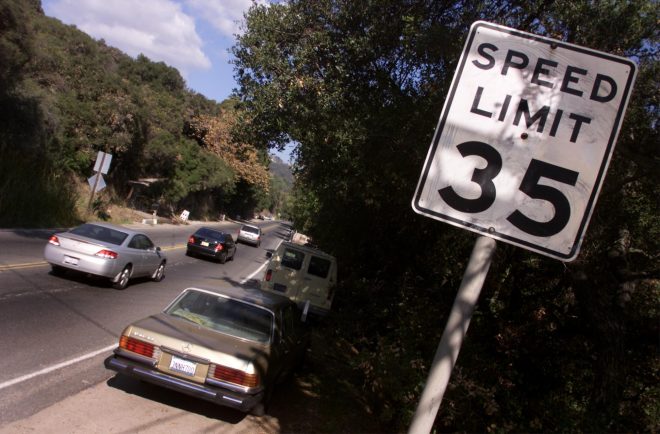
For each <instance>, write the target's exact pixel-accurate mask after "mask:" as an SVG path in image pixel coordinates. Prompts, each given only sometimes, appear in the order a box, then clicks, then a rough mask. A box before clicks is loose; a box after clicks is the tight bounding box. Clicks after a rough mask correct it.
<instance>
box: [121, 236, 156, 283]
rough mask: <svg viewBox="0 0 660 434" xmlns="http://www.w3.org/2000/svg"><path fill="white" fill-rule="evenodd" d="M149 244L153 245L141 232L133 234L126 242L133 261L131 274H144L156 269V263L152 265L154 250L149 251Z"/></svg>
mask: <svg viewBox="0 0 660 434" xmlns="http://www.w3.org/2000/svg"><path fill="white" fill-rule="evenodd" d="M149 246H151V247H153V243H152V242H151V240H149V239H148V238H147V236H146V235H143V234H137V235H134V236H133V238H132V239H131V241H130V242H129V243H128V249H127V250H128V254H129V255H130V257H131V262H132V263H133V276H144V275H147V274H150V272H151V271H153V270H155V269H156V265H153V266H152V264H153V263H154V258H153V257H154V256H155V251H154V252H150V251H149V250H148V249H149Z"/></svg>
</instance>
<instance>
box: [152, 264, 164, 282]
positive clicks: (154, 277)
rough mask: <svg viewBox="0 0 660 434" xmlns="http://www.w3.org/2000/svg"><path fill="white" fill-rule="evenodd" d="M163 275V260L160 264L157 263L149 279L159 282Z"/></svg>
mask: <svg viewBox="0 0 660 434" xmlns="http://www.w3.org/2000/svg"><path fill="white" fill-rule="evenodd" d="M163 277H165V262H161V263H160V265H158V268H156V271H154V274H153V275H152V276H151V280H153V281H154V282H160V281H161V280H163Z"/></svg>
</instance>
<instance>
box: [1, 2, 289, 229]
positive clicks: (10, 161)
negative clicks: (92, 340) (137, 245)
mask: <svg viewBox="0 0 660 434" xmlns="http://www.w3.org/2000/svg"><path fill="white" fill-rule="evenodd" d="M0 61H1V62H0V63H1V65H0V112H1V113H2V116H1V117H0V161H1V163H0V164H1V165H2V167H1V168H2V170H1V171H0V209H1V210H2V211H1V212H0V226H2V227H17V226H18V227H27V226H44V225H46V226H62V225H69V224H72V223H73V222H76V221H80V220H84V219H86V218H89V217H90V214H93V217H94V218H99V217H103V216H104V211H105V210H106V209H107V208H108V207H109V206H110V205H113V204H121V205H129V206H132V207H135V208H138V209H141V210H143V211H148V212H151V211H152V210H153V209H157V210H158V213H159V214H160V215H164V216H167V217H170V216H172V215H175V214H178V213H180V212H181V211H182V210H183V209H188V210H189V211H190V212H191V218H197V219H202V218H214V219H217V218H218V217H219V215H220V214H227V215H243V216H246V215H250V214H252V213H253V212H254V211H255V210H259V211H261V210H267V211H269V212H276V211H281V210H276V207H277V205H278V204H279V202H281V199H280V195H281V194H282V192H283V191H285V192H286V191H287V190H288V189H289V188H290V186H289V185H287V184H286V183H282V182H280V180H279V179H274V177H273V176H271V174H270V173H269V171H268V164H269V158H268V152H267V149H266V148H265V147H261V148H257V147H255V146H252V145H250V144H247V143H245V142H240V141H237V140H235V139H234V138H232V136H231V130H232V128H233V126H234V123H235V119H236V103H237V101H236V100H227V101H223V102H221V103H218V102H216V101H212V100H209V99H207V98H205V97H204V96H202V95H200V94H197V93H195V92H193V91H191V90H189V89H187V88H186V85H185V82H184V80H183V78H182V77H181V75H180V74H179V72H178V71H177V70H176V69H174V68H172V67H169V66H167V65H165V64H164V63H162V62H152V61H151V60H149V59H148V58H146V57H144V56H138V58H137V59H133V58H131V57H129V56H128V55H126V54H124V53H122V52H120V51H119V50H117V49H115V48H112V47H109V46H107V45H106V44H105V43H104V42H103V41H95V40H93V39H92V38H91V37H89V36H87V35H86V34H85V33H83V32H81V31H79V30H77V29H76V28H75V27H73V26H66V25H63V24H62V23H61V22H59V21H58V20H55V19H52V18H48V17H46V16H44V15H43V11H42V9H41V4H40V2H39V0H21V1H9V0H2V1H0ZM98 151H104V152H106V153H110V154H112V156H113V160H112V165H111V170H110V172H109V173H108V174H107V175H104V178H105V182H106V184H107V185H108V187H107V189H106V190H105V191H104V192H103V194H101V195H99V196H98V197H97V200H96V202H95V204H94V207H93V209H92V210H90V211H92V212H91V213H88V210H87V207H86V204H85V206H84V207H82V208H80V207H75V206H72V205H73V204H75V203H77V200H78V199H82V202H85V201H84V198H76V197H75V195H76V192H77V191H78V189H77V188H75V185H76V184H86V182H87V178H89V177H90V176H92V175H93V163H94V160H95V158H96V155H97V153H98ZM278 201H279V202H278Z"/></svg>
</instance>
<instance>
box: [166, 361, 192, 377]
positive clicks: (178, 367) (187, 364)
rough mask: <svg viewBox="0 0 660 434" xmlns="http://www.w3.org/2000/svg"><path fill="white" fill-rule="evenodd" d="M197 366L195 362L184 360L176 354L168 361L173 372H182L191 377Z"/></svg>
mask: <svg viewBox="0 0 660 434" xmlns="http://www.w3.org/2000/svg"><path fill="white" fill-rule="evenodd" d="M196 368H197V363H195V362H191V361H189V360H184V359H182V358H180V357H177V356H172V361H171V362H170V369H171V370H172V371H175V372H180V373H182V374H186V375H190V376H191V377H192V376H194V375H195V369H196Z"/></svg>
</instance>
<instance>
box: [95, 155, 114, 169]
mask: <svg viewBox="0 0 660 434" xmlns="http://www.w3.org/2000/svg"><path fill="white" fill-rule="evenodd" d="M111 161H112V154H107V153H105V152H103V151H99V153H98V154H97V155H96V163H95V164H94V172H101V173H103V174H107V173H108V170H109V169H110V162H111Z"/></svg>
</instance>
